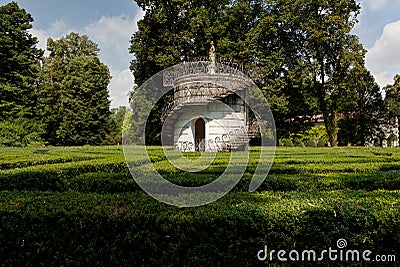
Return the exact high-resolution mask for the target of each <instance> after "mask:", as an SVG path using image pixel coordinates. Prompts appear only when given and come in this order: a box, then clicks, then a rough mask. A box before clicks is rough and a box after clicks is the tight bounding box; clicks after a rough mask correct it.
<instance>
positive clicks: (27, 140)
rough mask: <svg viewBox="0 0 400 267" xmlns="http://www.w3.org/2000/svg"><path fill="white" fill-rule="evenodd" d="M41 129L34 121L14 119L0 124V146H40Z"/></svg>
mask: <svg viewBox="0 0 400 267" xmlns="http://www.w3.org/2000/svg"><path fill="white" fill-rule="evenodd" d="M42 133H43V129H42V127H41V125H39V124H38V123H37V122H35V121H34V120H28V119H23V118H20V119H15V120H12V121H9V120H8V121H1V122H0V146H28V145H33V144H36V145H40V144H43V143H42V139H41V135H42Z"/></svg>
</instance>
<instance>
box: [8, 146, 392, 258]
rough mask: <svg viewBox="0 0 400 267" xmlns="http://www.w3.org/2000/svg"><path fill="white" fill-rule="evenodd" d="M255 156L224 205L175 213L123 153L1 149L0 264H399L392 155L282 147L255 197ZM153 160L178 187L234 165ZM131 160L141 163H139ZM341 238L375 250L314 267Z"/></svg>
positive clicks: (154, 156) (221, 158) (142, 158)
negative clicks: (145, 187) (189, 168)
mask: <svg viewBox="0 0 400 267" xmlns="http://www.w3.org/2000/svg"><path fill="white" fill-rule="evenodd" d="M258 153H259V149H257V148H253V149H252V150H251V153H250V156H251V158H250V161H249V165H248V166H247V169H246V172H245V174H244V175H243V178H242V179H241V180H240V182H239V183H238V185H237V186H236V187H235V189H234V190H233V191H232V192H230V193H228V194H227V195H226V196H224V197H223V198H222V199H220V200H218V201H216V202H214V203H212V204H209V205H206V206H202V207H198V208H178V207H174V206H169V205H166V204H163V203H160V202H158V201H156V200H155V199H153V198H152V197H150V196H148V195H147V194H146V193H144V192H143V191H142V190H141V188H140V187H139V186H138V185H137V184H136V183H135V180H134V179H133V178H132V176H131V175H130V173H129V170H128V168H127V166H126V163H125V158H124V155H123V151H122V147H116V146H112V147H68V148H65V147H46V148H2V150H1V152H0V170H1V171H0V220H1V225H0V265H5V266H9V265H13V266H29V265H35V266H36V265H45V266H77V265H89V266H94V265H96V266H189V265H191V266H258V265H261V266H265V265H271V264H275V265H277V266H281V265H285V264H286V265H288V266H290V265H296V266H302V265H305V266H307V265H315V264H318V265H321V266H329V265H331V266H337V265H340V264H345V265H346V266H347V265H358V266H365V265H368V264H370V265H374V263H376V262H372V260H374V259H375V256H377V255H378V256H379V255H383V256H387V257H386V260H387V261H389V260H391V262H386V264H387V265H388V266H396V262H393V257H389V256H392V255H394V256H396V260H397V265H400V149H399V148H392V149H383V148H374V149H369V148H282V147H279V148H277V150H276V156H275V161H274V164H273V166H272V168H271V170H270V174H269V175H268V176H267V178H266V180H265V182H264V183H263V184H262V185H261V187H260V188H258V190H257V191H256V192H253V193H250V192H248V191H247V189H248V186H249V183H250V181H251V179H252V173H253V172H254V170H255V166H256V164H257V155H258ZM149 155H150V158H151V160H152V162H153V164H154V166H155V167H156V168H157V170H158V171H159V172H160V173H161V174H162V175H163V176H164V177H165V178H166V179H168V180H170V181H172V182H174V183H176V184H179V185H185V186H199V185H203V184H206V183H209V182H211V181H213V180H215V179H216V178H218V177H219V175H220V174H221V173H222V172H223V171H224V169H225V167H226V165H227V162H228V160H229V154H228V153H220V154H218V155H217V158H216V159H215V160H214V162H213V164H212V165H211V166H210V167H209V168H207V169H206V170H204V171H201V172H198V173H187V172H184V171H181V170H178V169H176V168H175V167H173V166H172V165H171V164H170V163H169V162H168V160H167V159H166V157H165V156H164V155H163V153H162V149H161V148H160V147H151V148H150V150H149ZM186 157H187V158H189V159H190V158H194V159H196V158H197V157H198V155H196V154H195V153H192V154H186ZM134 161H135V163H136V164H138V165H140V164H145V162H146V155H136V156H135V158H134ZM339 239H345V240H346V241H347V246H346V247H345V249H351V250H359V251H360V252H362V251H365V250H371V251H372V254H371V255H370V256H369V258H371V261H370V262H366V261H362V260H360V261H359V262H357V261H345V260H342V261H340V259H337V260H336V261H332V260H329V258H328V256H325V258H324V259H323V260H322V261H318V258H319V257H320V254H319V252H320V251H322V250H324V249H328V248H329V247H332V249H338V248H337V241H338V240H339ZM265 246H268V249H270V250H276V251H278V250H286V251H287V252H288V253H289V251H291V250H298V251H300V252H301V251H303V250H315V251H317V252H318V254H317V260H316V261H313V260H312V259H310V260H308V261H301V260H299V261H296V262H294V261H291V260H290V259H289V260H288V261H287V262H282V261H279V260H278V259H277V255H276V252H275V254H273V259H272V260H270V258H268V259H266V260H265V261H260V260H259V259H258V258H257V253H258V252H259V251H260V250H263V249H264V248H265ZM338 255H339V254H338ZM300 256H301V254H300ZM286 257H288V254H286ZM380 265H385V263H380Z"/></svg>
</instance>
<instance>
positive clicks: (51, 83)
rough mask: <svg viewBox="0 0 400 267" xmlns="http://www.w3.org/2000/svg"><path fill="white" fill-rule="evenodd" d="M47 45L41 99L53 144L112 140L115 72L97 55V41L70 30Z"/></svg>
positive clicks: (49, 137)
mask: <svg viewBox="0 0 400 267" xmlns="http://www.w3.org/2000/svg"><path fill="white" fill-rule="evenodd" d="M47 49H48V50H49V52H50V55H49V57H47V58H46V59H45V61H44V70H45V72H44V74H43V77H42V79H43V82H42V85H41V99H40V100H41V101H40V102H41V103H40V104H41V108H42V115H43V117H42V118H43V123H44V124H45V126H46V135H45V138H46V140H48V141H49V142H50V143H51V144H53V145H59V144H63V145H85V144H90V145H100V144H104V143H109V142H111V139H112V138H113V137H111V136H110V134H111V122H112V120H111V117H110V116H111V112H110V111H109V107H110V101H109V99H108V91H107V86H108V84H109V82H110V79H111V76H110V72H109V69H108V67H107V66H105V65H104V64H103V63H101V62H100V59H99V58H98V56H97V53H98V51H99V49H98V47H97V44H96V43H94V42H93V41H91V40H89V38H88V37H87V36H85V35H83V36H80V35H78V34H76V33H70V34H69V35H67V36H65V37H61V38H60V39H59V40H55V41H54V40H53V39H51V38H49V40H48V47H47Z"/></svg>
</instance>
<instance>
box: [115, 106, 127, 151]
mask: <svg viewBox="0 0 400 267" xmlns="http://www.w3.org/2000/svg"><path fill="white" fill-rule="evenodd" d="M126 111H127V108H126V107H125V106H120V107H118V108H113V109H111V120H112V122H111V124H112V133H111V136H112V137H113V140H114V144H122V130H123V129H122V128H123V124H124V119H125V115H126Z"/></svg>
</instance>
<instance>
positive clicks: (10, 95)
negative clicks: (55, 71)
mask: <svg viewBox="0 0 400 267" xmlns="http://www.w3.org/2000/svg"><path fill="white" fill-rule="evenodd" d="M32 22H33V18H32V16H31V15H30V14H29V13H27V12H26V11H25V10H24V9H21V8H19V6H18V4H17V3H16V2H10V3H8V4H6V5H3V6H0V29H1V30H0V62H1V64H0V92H1V93H0V121H3V120H12V119H14V118H19V117H27V118H33V117H34V116H35V115H36V109H35V106H36V103H35V100H36V98H37V95H36V94H37V92H36V83H37V78H38V76H39V73H40V69H39V60H40V59H41V57H42V54H43V51H42V50H40V49H38V48H37V47H36V46H37V43H38V40H37V38H35V37H33V36H32V35H31V34H30V33H29V29H31V28H32V24H31V23H32Z"/></svg>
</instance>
